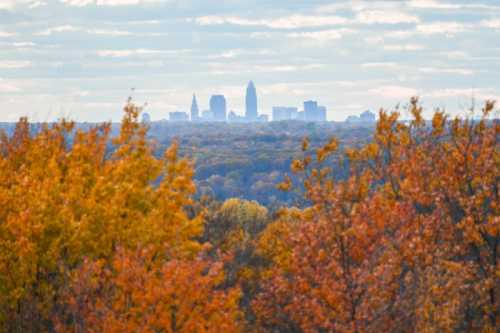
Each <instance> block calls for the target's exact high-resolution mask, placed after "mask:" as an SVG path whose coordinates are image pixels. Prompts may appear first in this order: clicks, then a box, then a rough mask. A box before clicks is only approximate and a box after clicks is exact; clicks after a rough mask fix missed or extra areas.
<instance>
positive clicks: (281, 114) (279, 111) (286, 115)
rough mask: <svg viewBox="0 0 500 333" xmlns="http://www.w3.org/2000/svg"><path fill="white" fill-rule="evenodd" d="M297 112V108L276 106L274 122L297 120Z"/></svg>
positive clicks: (274, 108)
mask: <svg viewBox="0 0 500 333" xmlns="http://www.w3.org/2000/svg"><path fill="white" fill-rule="evenodd" d="M297 112H298V109H297V108H295V107H286V106H274V107H273V121H280V120H292V119H297Z"/></svg>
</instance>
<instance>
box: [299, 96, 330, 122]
mask: <svg viewBox="0 0 500 333" xmlns="http://www.w3.org/2000/svg"><path fill="white" fill-rule="evenodd" d="M304 115H305V120H306V121H326V107H324V106H318V102H316V101H306V102H304Z"/></svg>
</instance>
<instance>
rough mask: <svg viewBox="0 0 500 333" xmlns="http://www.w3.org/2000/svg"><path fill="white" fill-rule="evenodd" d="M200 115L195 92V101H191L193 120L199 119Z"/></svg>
mask: <svg viewBox="0 0 500 333" xmlns="http://www.w3.org/2000/svg"><path fill="white" fill-rule="evenodd" d="M199 117H200V110H199V109H198V103H197V102H196V95H194V94H193V102H191V121H197V120H198V119H200V118H199Z"/></svg>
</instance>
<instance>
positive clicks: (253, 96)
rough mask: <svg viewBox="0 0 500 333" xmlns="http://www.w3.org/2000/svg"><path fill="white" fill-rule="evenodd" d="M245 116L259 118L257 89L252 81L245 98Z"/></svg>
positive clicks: (250, 118)
mask: <svg viewBox="0 0 500 333" xmlns="http://www.w3.org/2000/svg"><path fill="white" fill-rule="evenodd" d="M245 105H246V109H245V118H246V119H247V120H256V119H257V116H258V115H257V91H256V90H255V85H254V84H253V82H252V81H250V82H248V86H247V94H246V98H245Z"/></svg>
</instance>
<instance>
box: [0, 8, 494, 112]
mask: <svg viewBox="0 0 500 333" xmlns="http://www.w3.org/2000/svg"><path fill="white" fill-rule="evenodd" d="M499 75H500V0H477V1H459V0H442V1H438V0H413V1H333V0H330V1H325V0H253V1H252V0H0V121H13V120H16V119H17V118H18V117H19V116H21V115H28V116H29V117H31V118H32V119H33V120H39V121H43V120H54V119H57V118H59V117H61V116H66V117H68V116H69V117H71V118H72V119H76V120H79V121H104V120H119V119H120V116H121V106H122V105H123V102H124V101H125V100H126V98H127V97H128V96H129V95H131V94H132V96H133V97H134V99H135V100H136V101H137V102H139V103H144V102H147V103H148V107H147V109H148V112H149V113H150V114H151V116H152V118H153V119H162V118H168V112H170V111H176V110H181V111H187V110H188V109H189V105H190V102H191V96H192V94H193V93H196V95H197V97H198V102H199V104H200V107H201V108H202V109H205V108H207V107H208V99H209V97H210V95H211V94H224V95H226V98H227V100H228V108H229V109H230V110H234V111H236V112H237V113H241V114H242V113H243V104H244V93H245V86H246V84H247V82H248V81H249V80H253V81H254V82H255V84H256V86H257V93H258V96H259V111H260V112H261V113H268V114H269V113H270V112H271V107H272V106H273V105H285V106H300V105H301V104H302V102H303V101H304V100H306V99H317V100H318V101H319V103H320V104H323V105H325V106H327V107H328V118H329V119H331V120H342V119H345V117H346V116H347V115H349V114H357V113H359V112H361V111H363V110H366V109H372V110H376V109H378V108H379V107H387V108H389V107H392V106H394V105H396V104H397V103H401V104H402V105H404V104H405V103H406V101H408V98H409V97H410V96H412V95H419V96H421V99H422V102H423V104H424V106H426V107H428V108H430V109H431V108H433V107H445V108H446V109H447V111H448V112H449V113H451V114H456V113H463V112H464V110H466V109H467V107H469V106H470V103H471V100H472V97H474V98H475V99H476V100H477V102H478V104H480V102H481V101H482V100H484V99H490V98H493V99H500V80H499V79H498V78H499ZM132 89H134V90H133V91H132Z"/></svg>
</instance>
